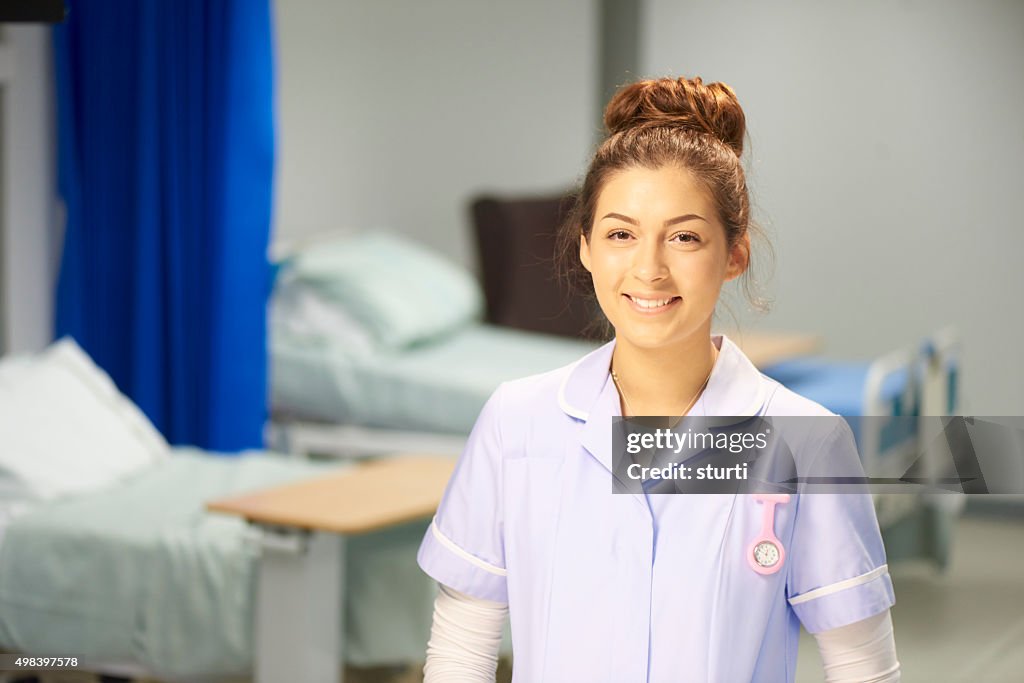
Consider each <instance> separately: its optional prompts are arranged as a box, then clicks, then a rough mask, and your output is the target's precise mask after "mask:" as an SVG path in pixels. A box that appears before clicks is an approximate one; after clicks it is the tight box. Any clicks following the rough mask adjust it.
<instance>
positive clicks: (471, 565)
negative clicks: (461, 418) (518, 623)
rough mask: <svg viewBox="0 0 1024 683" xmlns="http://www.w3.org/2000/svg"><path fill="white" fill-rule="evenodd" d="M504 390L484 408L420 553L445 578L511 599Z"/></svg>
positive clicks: (475, 592) (490, 596) (477, 593)
mask: <svg viewBox="0 0 1024 683" xmlns="http://www.w3.org/2000/svg"><path fill="white" fill-rule="evenodd" d="M501 394H502V389H501V387H499V388H498V390H497V391H495V392H494V394H493V395H492V396H491V398H490V399H489V400H488V401H487V403H486V405H485V406H484V408H483V410H482V411H481V412H480V417H478V418H477V421H476V425H475V426H474V427H473V431H472V432H471V433H470V435H469V440H468V441H467V442H466V448H465V450H463V452H462V455H461V456H460V457H459V461H458V463H457V464H456V466H455V472H454V473H453V474H452V478H451V479H450V480H449V482H448V487H447V488H446V489H445V492H444V497H443V498H442V499H441V505H440V506H439V507H438V509H437V514H436V515H435V516H434V520H433V522H432V523H431V524H430V528H428V529H427V533H426V535H425V536H424V537H423V542H422V543H421V544H420V550H419V554H418V555H417V558H416V559H417V561H418V562H419V565H420V567H421V568H422V569H423V571H425V572H426V573H427V574H428V575H429V576H431V577H432V578H434V579H435V580H436V581H438V582H439V583H442V584H444V585H446V586H449V587H451V588H453V589H455V590H457V591H460V592H463V593H466V594H468V595H471V596H473V597H476V598H481V599H483V600H493V601H495V602H503V603H507V602H508V590H507V588H506V583H505V576H506V571H505V551H504V538H503V535H504V522H503V504H502V482H501V470H502V450H501V449H502V444H501V429H500V415H501Z"/></svg>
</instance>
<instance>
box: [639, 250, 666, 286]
mask: <svg viewBox="0 0 1024 683" xmlns="http://www.w3.org/2000/svg"><path fill="white" fill-rule="evenodd" d="M663 248H664V245H663V244H662V243H661V242H660V241H659V240H642V241H641V243H640V244H639V245H638V248H637V250H636V252H635V257H634V261H633V275H634V276H635V277H636V278H637V279H638V280H641V281H643V282H650V283H654V282H658V281H660V280H664V279H665V278H666V277H668V265H667V264H666V263H665V254H664V252H663Z"/></svg>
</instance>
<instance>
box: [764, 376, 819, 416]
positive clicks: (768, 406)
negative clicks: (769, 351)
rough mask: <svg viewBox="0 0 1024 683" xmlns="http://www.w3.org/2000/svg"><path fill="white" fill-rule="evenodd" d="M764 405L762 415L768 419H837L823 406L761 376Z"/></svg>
mask: <svg viewBox="0 0 1024 683" xmlns="http://www.w3.org/2000/svg"><path fill="white" fill-rule="evenodd" d="M761 382H762V383H763V386H764V392H765V404H764V409H763V414H764V415H766V416H769V417H837V416H836V414H835V413H833V412H832V411H831V410H829V409H828V408H826V407H825V406H823V405H821V404H820V403H817V402H815V401H812V400H811V399H809V398H806V397H804V396H801V395H800V394H798V393H796V392H795V391H793V390H792V389H788V388H786V387H785V386H783V385H782V384H780V383H779V382H777V381H775V380H774V379H772V378H770V377H768V376H767V375H763V374H762V375H761Z"/></svg>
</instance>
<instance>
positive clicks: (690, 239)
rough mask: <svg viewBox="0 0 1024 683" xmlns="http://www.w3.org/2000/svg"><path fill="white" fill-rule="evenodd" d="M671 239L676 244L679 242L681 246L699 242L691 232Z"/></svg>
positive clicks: (682, 233)
mask: <svg viewBox="0 0 1024 683" xmlns="http://www.w3.org/2000/svg"><path fill="white" fill-rule="evenodd" d="M672 239H673V240H675V241H677V242H681V243H682V244H693V243H696V242H700V238H699V237H697V236H696V235H694V234H693V233H692V232H681V233H679V234H678V235H676V236H675V237H673V238H672Z"/></svg>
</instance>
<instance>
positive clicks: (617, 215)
mask: <svg viewBox="0 0 1024 683" xmlns="http://www.w3.org/2000/svg"><path fill="white" fill-rule="evenodd" d="M605 218H618V219H619V220H620V221H626V222H627V223H629V224H631V225H640V221H638V220H637V219H635V218H630V217H629V216H623V215H622V214H621V213H609V214H605V216H604V218H602V219H601V220H604V219H605ZM694 218H696V219H699V220H702V221H703V220H704V217H703V216H698V215H697V214H695V213H688V214H686V215H685V216H676V217H675V218H669V219H668V220H667V221H665V227H666V228H667V227H668V226H670V225H675V224H676V223H683V222H685V221H689V220H693V219H694Z"/></svg>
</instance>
